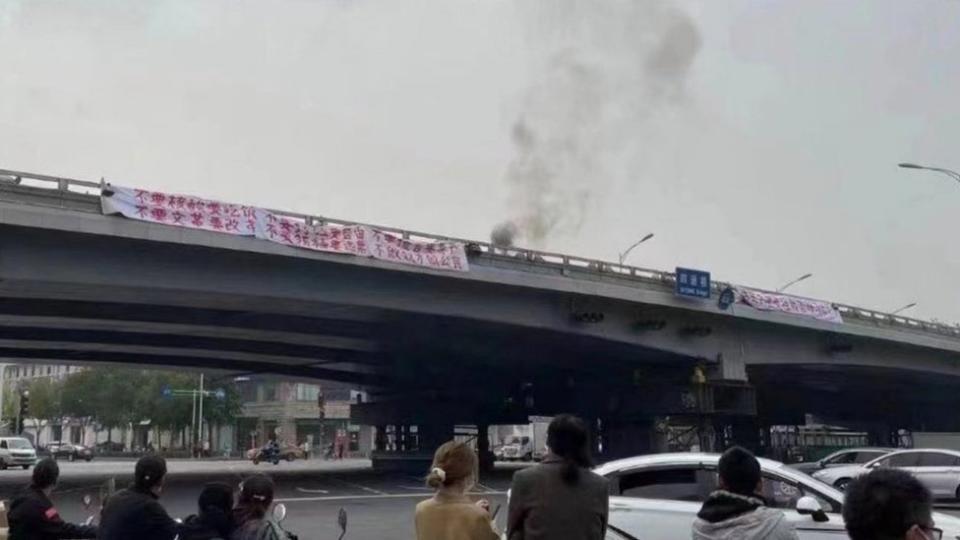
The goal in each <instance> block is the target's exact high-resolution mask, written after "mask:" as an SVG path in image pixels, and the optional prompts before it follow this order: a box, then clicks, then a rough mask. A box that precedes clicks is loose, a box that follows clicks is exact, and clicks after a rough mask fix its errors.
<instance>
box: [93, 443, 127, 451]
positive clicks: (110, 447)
mask: <svg viewBox="0 0 960 540" xmlns="http://www.w3.org/2000/svg"><path fill="white" fill-rule="evenodd" d="M94 448H95V449H96V451H97V453H101V454H102V453H105V452H123V451H124V450H126V449H127V447H126V446H125V445H124V444H123V443H122V442H116V441H103V442H99V443H97V444H95V445H94Z"/></svg>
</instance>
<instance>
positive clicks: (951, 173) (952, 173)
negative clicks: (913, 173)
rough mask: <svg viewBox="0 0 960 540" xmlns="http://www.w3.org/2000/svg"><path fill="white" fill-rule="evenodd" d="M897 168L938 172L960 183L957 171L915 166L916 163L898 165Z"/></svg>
mask: <svg viewBox="0 0 960 540" xmlns="http://www.w3.org/2000/svg"><path fill="white" fill-rule="evenodd" d="M897 166H898V167H900V168H901V169H916V170H920V171H933V172H938V173H941V174H945V175H947V176H949V177H950V178H953V179H954V180H956V181H957V182H960V173H958V172H957V171H951V170H950V169H943V168H940V167H927V166H924V165H917V164H916V163H898V164H897Z"/></svg>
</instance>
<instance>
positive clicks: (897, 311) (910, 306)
mask: <svg viewBox="0 0 960 540" xmlns="http://www.w3.org/2000/svg"><path fill="white" fill-rule="evenodd" d="M916 306H917V303H916V302H910V303H909V304H907V305H905V306H903V307H902V308H899V309H895V310H893V311H891V312H890V314H891V315H896V314H897V313H900V312H901V311H906V310H908V309H910V308H912V307H916Z"/></svg>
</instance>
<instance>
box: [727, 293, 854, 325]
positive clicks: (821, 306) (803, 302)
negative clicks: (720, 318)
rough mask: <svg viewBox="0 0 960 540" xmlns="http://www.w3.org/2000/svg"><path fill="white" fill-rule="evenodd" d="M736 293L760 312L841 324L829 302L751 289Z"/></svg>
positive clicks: (841, 318) (837, 313) (841, 319)
mask: <svg viewBox="0 0 960 540" xmlns="http://www.w3.org/2000/svg"><path fill="white" fill-rule="evenodd" d="M737 293H738V294H739V295H740V298H741V299H742V300H743V302H744V303H746V304H748V305H750V306H751V307H753V308H756V309H759V310H762V311H781V312H783V313H790V314H793V315H801V316H804V317H813V318H814V319H819V320H821V321H828V322H835V323H842V322H843V317H841V316H840V312H839V311H837V309H836V308H835V307H833V305H831V304H830V303H829V302H824V301H822V300H813V299H810V298H801V297H799V296H790V295H786V294H775V293H767V292H763V291H757V290H753V289H737Z"/></svg>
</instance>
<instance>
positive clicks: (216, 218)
mask: <svg viewBox="0 0 960 540" xmlns="http://www.w3.org/2000/svg"><path fill="white" fill-rule="evenodd" d="M109 191H110V193H111V195H109V196H104V197H102V198H101V206H102V207H103V212H104V213H105V214H123V215H124V216H126V217H129V218H133V219H139V220H142V221H149V222H152V223H161V224H164V225H175V226H177V227H187V228H190V229H202V230H206V231H215V232H223V233H229V234H235V235H241V236H253V235H254V234H255V232H256V209H255V208H253V207H252V206H243V205H239V204H227V203H221V202H217V201H211V200H207V199H200V198H197V197H188V196H186V195H176V194H168V193H161V192H159V191H148V190H145V189H132V188H125V187H118V186H111V187H110V189H109Z"/></svg>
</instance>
